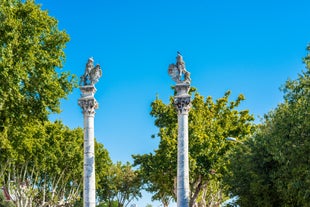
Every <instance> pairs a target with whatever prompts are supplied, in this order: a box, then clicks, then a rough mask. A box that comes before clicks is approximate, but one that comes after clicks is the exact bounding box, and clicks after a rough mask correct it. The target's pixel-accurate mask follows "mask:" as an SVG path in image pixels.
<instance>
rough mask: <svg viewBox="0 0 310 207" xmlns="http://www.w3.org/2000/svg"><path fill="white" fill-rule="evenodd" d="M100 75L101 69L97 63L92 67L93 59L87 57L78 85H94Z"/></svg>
mask: <svg viewBox="0 0 310 207" xmlns="http://www.w3.org/2000/svg"><path fill="white" fill-rule="evenodd" d="M101 76H102V70H101V68H100V65H99V64H97V65H96V66H95V67H94V59H93V58H89V59H88V61H87V63H86V67H85V72H84V74H83V75H82V76H81V81H80V85H81V86H83V85H84V86H86V85H94V84H96V83H97V82H98V80H99V78H100V77H101Z"/></svg>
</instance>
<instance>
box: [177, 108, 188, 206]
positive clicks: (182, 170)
mask: <svg viewBox="0 0 310 207" xmlns="http://www.w3.org/2000/svg"><path fill="white" fill-rule="evenodd" d="M177 198H178V199H177V206H178V207H187V206H188V204H189V164H188V114H187V113H179V114H178V168H177Z"/></svg>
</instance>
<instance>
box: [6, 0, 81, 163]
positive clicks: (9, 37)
mask: <svg viewBox="0 0 310 207" xmlns="http://www.w3.org/2000/svg"><path fill="white" fill-rule="evenodd" d="M68 41H69V37H68V35H67V34H66V33H65V32H64V31H60V30H59V29H58V28H57V20H56V19H54V18H52V17H50V16H49V15H48V13H47V11H42V10H41V8H40V6H38V5H36V4H35V3H34V1H33V0H26V1H22V0H1V4H0V79H1V82H0V97H1V99H0V136H1V139H0V140H1V141H0V142H1V143H0V152H1V153H0V159H6V158H7V156H8V155H9V153H10V149H11V147H10V142H11V140H10V139H12V136H11V129H12V127H13V128H14V126H16V125H19V126H21V125H23V124H25V123H29V122H32V121H33V120H41V121H45V120H47V118H48V115H49V114H50V113H54V112H60V107H59V105H60V99H61V98H65V97H66V96H67V94H68V93H70V92H71V91H72V89H73V87H74V86H76V80H75V79H74V78H73V77H72V76H71V75H70V74H69V73H68V72H60V71H59V69H60V68H61V67H62V65H63V62H64V59H65V54H64V51H63V50H64V48H65V44H66V43H67V42H68Z"/></svg>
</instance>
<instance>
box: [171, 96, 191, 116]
mask: <svg viewBox="0 0 310 207" xmlns="http://www.w3.org/2000/svg"><path fill="white" fill-rule="evenodd" d="M174 106H175V107H176V109H177V110H178V113H179V114H188V112H189V110H190V108H191V97H190V96H189V95H183V96H175V97H174Z"/></svg>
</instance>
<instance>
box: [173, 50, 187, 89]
mask: <svg viewBox="0 0 310 207" xmlns="http://www.w3.org/2000/svg"><path fill="white" fill-rule="evenodd" d="M176 59H177V62H176V64H173V63H172V64H170V65H169V68H168V73H169V75H170V76H171V78H172V79H173V80H174V81H175V82H176V83H177V84H178V83H187V84H190V83H191V78H190V73H189V72H188V71H187V70H186V68H185V62H184V60H183V57H182V55H181V53H180V52H177V57H176Z"/></svg>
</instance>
